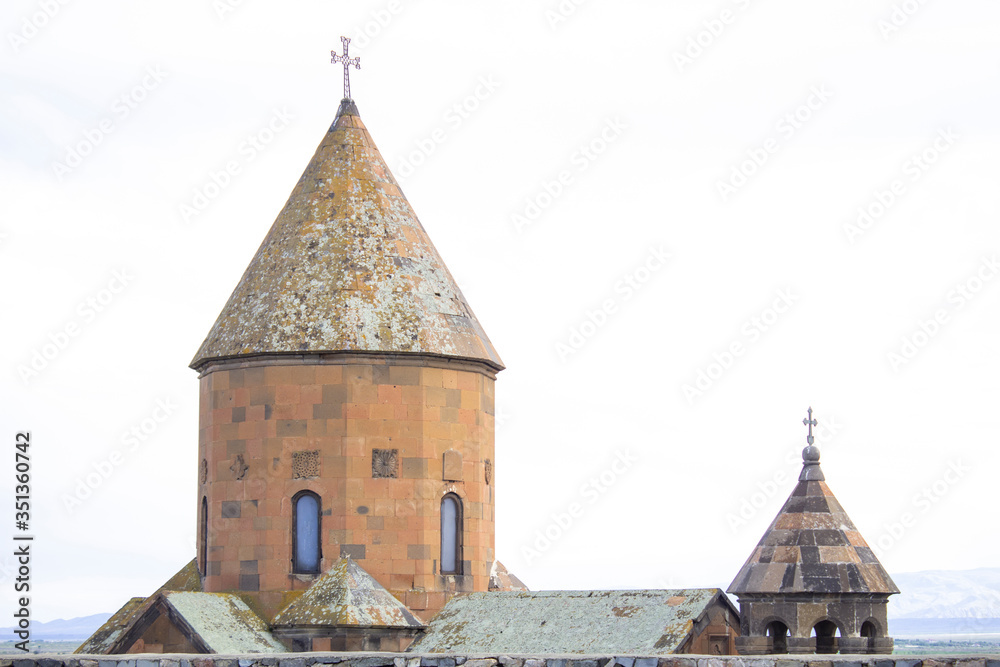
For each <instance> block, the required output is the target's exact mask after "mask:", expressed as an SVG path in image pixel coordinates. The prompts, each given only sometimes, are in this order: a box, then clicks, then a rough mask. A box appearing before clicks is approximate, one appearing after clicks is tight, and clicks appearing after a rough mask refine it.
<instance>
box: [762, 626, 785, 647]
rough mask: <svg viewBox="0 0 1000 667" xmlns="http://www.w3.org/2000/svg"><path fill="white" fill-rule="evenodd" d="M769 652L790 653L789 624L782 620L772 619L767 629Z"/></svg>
mask: <svg viewBox="0 0 1000 667" xmlns="http://www.w3.org/2000/svg"><path fill="white" fill-rule="evenodd" d="M765 634H766V635H767V651H768V653H788V626H787V625H785V624H784V623H782V622H781V621H771V622H770V623H768V624H767V628H766V630H765Z"/></svg>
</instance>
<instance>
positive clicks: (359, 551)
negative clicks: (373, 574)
mask: <svg viewBox="0 0 1000 667" xmlns="http://www.w3.org/2000/svg"><path fill="white" fill-rule="evenodd" d="M345 556H350V557H351V558H353V559H354V560H364V558H365V545H363V544H341V545H340V557H341V558H344V557H345Z"/></svg>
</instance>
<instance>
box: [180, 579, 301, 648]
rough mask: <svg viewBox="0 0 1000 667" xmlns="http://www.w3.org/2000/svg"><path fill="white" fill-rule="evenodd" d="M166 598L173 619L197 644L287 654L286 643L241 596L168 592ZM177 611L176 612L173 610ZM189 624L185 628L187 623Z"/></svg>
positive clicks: (208, 646)
mask: <svg viewBox="0 0 1000 667" xmlns="http://www.w3.org/2000/svg"><path fill="white" fill-rule="evenodd" d="M162 595H163V598H164V600H165V601H166V604H167V606H168V613H169V615H170V617H171V620H174V621H175V622H176V621H180V622H179V623H177V625H178V626H180V627H179V629H180V630H181V631H182V632H184V634H185V635H189V632H190V633H193V636H189V637H188V638H189V639H197V640H199V641H197V642H196V641H192V643H194V644H195V645H198V644H199V643H201V644H203V645H204V646H205V647H206V648H207V649H208V651H207V652H209V653H225V654H234V653H236V654H239V653H285V652H287V651H288V649H287V648H285V645H284V644H282V643H281V642H279V641H278V640H277V639H275V638H274V636H273V635H271V633H270V631H269V630H268V628H267V624H266V623H264V621H263V620H261V618H260V617H259V616H257V615H256V614H255V613H253V611H251V610H250V607H248V606H247V604H246V603H245V602H244V601H243V600H242V599H241V598H240V597H239V596H237V595H234V594H232V593H192V592H186V591H167V592H164V593H163V594H162ZM170 612H173V613H170ZM185 625H186V626H187V627H184V626H185Z"/></svg>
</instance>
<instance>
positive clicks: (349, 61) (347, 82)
mask: <svg viewBox="0 0 1000 667" xmlns="http://www.w3.org/2000/svg"><path fill="white" fill-rule="evenodd" d="M340 43H341V44H343V45H344V55H342V56H341V55H338V54H337V52H336V51H330V55H331V56H332V59H331V60H330V62H331V63H334V64H336V63H344V99H345V100H349V99H351V75H350V74H349V73H348V68H349V67H350V66H351V65H354V69H361V58H358V57H357V56H355V57H353V58H348V57H347V48H348V46H349V45H350V43H351V38H350V37H341V38H340Z"/></svg>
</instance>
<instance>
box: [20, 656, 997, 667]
mask: <svg viewBox="0 0 1000 667" xmlns="http://www.w3.org/2000/svg"><path fill="white" fill-rule="evenodd" d="M314 665H315V666H316V667H322V666H324V665H340V666H341V667H456V666H457V665H462V666H463V667H1000V655H989V656H954V655H951V656H905V655H893V656H885V657H880V658H873V657H870V656H829V657H825V656H824V658H823V659H817V658H816V657H815V656H813V657H802V658H794V657H788V656H780V657H775V658H766V657H765V658H753V659H748V658H741V657H735V656H734V657H721V658H720V657H709V656H684V657H681V656H589V655H572V656H530V655H521V656H506V655H495V656H481V655H477V656H464V655H443V654H433V655H422V656H421V655H412V654H409V653H403V654H399V653H353V654H334V653H312V654H309V655H303V654H301V653H298V654H284V655H268V656H262V655H260V654H254V655H242V656H221V655H219V656H216V655H209V656H196V655H180V654H175V655H145V656H132V657H129V658H128V659H115V658H114V657H113V656H96V655H95V656H86V655H79V656H78V655H74V656H67V655H32V656H29V657H20V656H0V667H313V666H314Z"/></svg>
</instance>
